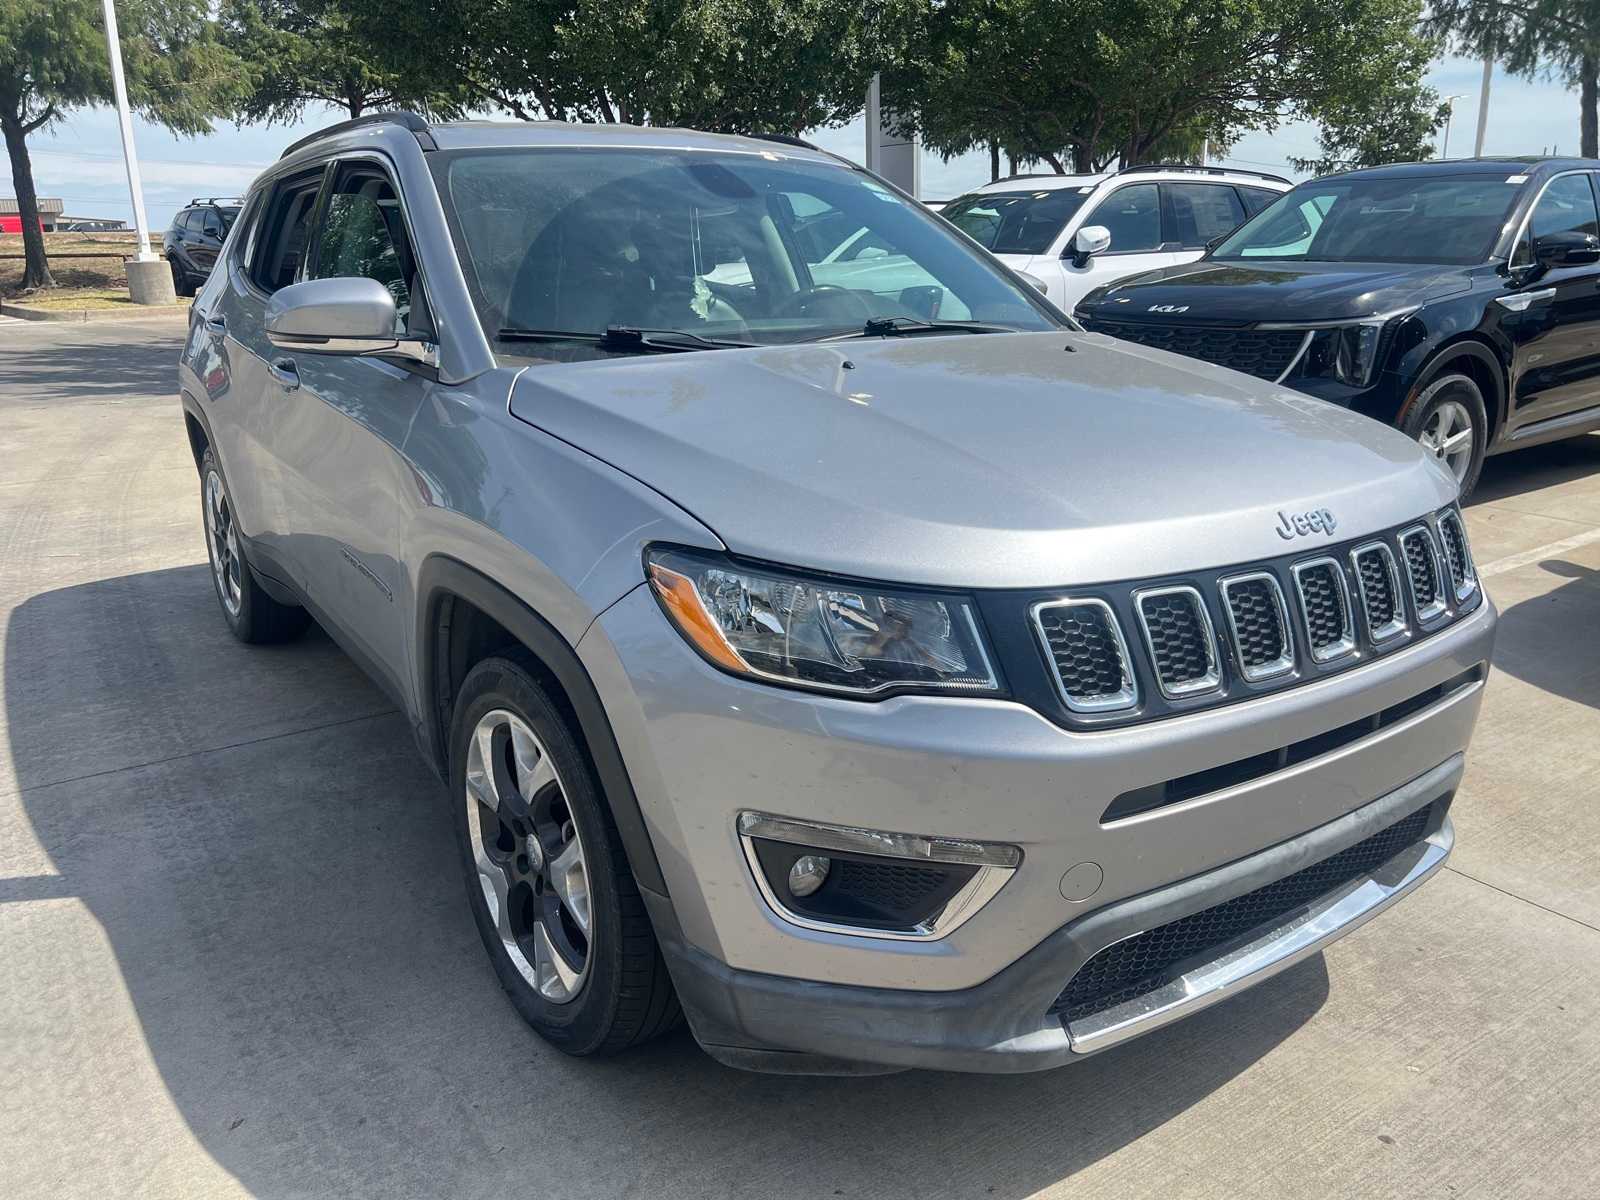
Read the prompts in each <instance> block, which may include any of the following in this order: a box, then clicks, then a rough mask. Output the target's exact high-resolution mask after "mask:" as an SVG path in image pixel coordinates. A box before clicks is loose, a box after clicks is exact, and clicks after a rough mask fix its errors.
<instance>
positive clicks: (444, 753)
mask: <svg viewBox="0 0 1600 1200" xmlns="http://www.w3.org/2000/svg"><path fill="white" fill-rule="evenodd" d="M417 599H418V604H417V622H418V627H417V663H418V668H419V670H420V671H421V673H422V680H421V682H422V685H423V687H422V703H423V708H424V711H423V713H422V714H421V716H422V721H423V726H424V731H425V733H426V736H427V740H428V744H427V749H428V751H429V753H430V754H431V755H432V756H433V759H434V764H435V767H436V768H437V769H438V770H439V773H440V774H441V775H443V776H444V777H445V778H446V780H447V781H448V779H449V777H450V773H451V772H450V761H449V760H450V748H449V737H450V721H451V716H452V708H453V706H454V703H455V697H456V693H457V690H458V689H459V688H460V686H461V682H462V680H463V679H465V678H466V674H467V672H468V671H469V670H471V668H472V666H473V664H474V663H475V662H478V661H481V660H482V659H483V658H485V657H487V656H488V655H490V654H493V653H494V652H495V651H497V650H502V649H506V648H513V647H516V648H521V649H522V650H524V651H526V652H527V653H528V654H530V655H531V656H532V657H533V658H534V660H535V661H536V663H537V665H538V666H539V668H540V670H541V674H542V675H543V678H542V680H541V682H542V683H544V684H545V685H546V686H547V687H548V688H549V690H550V692H551V695H552V697H553V698H554V699H555V700H556V703H557V704H558V705H560V706H561V707H562V708H564V709H565V711H566V713H567V715H568V716H569V717H570V718H571V719H572V721H573V723H574V725H575V726H576V728H577V730H578V732H579V733H580V734H581V735H582V739H583V742H584V748H585V749H586V751H587V752H588V755H589V760H590V762H591V763H592V764H593V765H594V769H595V774H596V776H597V777H598V778H599V781H600V793H601V795H602V796H603V797H604V798H605V802H606V804H607V805H608V806H609V807H610V809H611V815H612V818H613V819H614V820H615V821H616V823H617V830H618V832H619V833H620V834H621V835H622V844H623V847H624V849H625V850H626V851H627V854H628V863H629V866H630V867H632V869H633V876H634V880H635V882H636V883H637V884H638V885H639V886H640V887H641V888H644V889H647V890H649V891H652V892H656V893H658V894H660V895H662V896H665V895H666V894H667V885H666V882H665V880H664V879H663V877H662V874H661V865H660V863H659V862H658V861H657V859H656V854H655V848H654V846H652V845H651V842H650V834H649V832H648V831H647V829H646V828H645V823H644V816H643V814H642V813H641V812H640V809H639V799H638V797H637V796H636V795H635V794H634V790H633V782H632V780H631V779H630V778H629V776H628V771H627V767H626V766H625V765H624V763H623V761H622V752H621V750H620V749H619V748H618V746H617V739H616V735H615V734H614V733H613V732H612V729H611V721H610V718H609V717H607V715H606V711H605V706H604V705H603V704H602V703H601V700H600V693H599V692H598V691H597V690H596V688H595V686H594V683H593V681H592V680H590V678H589V673H588V671H587V670H585V668H584V666H583V664H582V662H580V661H579V659H578V655H577V652H576V651H574V650H573V648H572V647H571V646H570V645H568V644H567V642H566V640H565V639H564V638H563V637H562V636H561V635H560V634H559V633H558V632H556V630H555V628H554V627H553V626H551V625H550V624H549V623H548V622H547V621H545V620H544V619H543V618H542V617H540V616H539V615H538V614H537V613H535V612H534V611H533V610H532V609H531V608H529V607H528V606H527V605H526V604H524V603H523V602H522V601H521V600H519V599H518V598H517V597H516V596H515V595H513V594H512V593H511V592H509V591H507V590H506V589H505V588H504V587H502V586H501V585H500V584H498V583H496V582H495V581H494V580H492V579H490V578H489V577H488V576H486V575H483V574H481V573H480V572H478V571H476V570H474V569H473V568H472V567H469V566H467V565H466V564H465V563H462V562H458V561H457V560H456V559H453V558H448V557H446V556H444V555H433V556H431V557H429V558H428V559H427V560H426V561H425V562H424V563H423V564H422V568H421V569H420V570H419V571H418V573H417Z"/></svg>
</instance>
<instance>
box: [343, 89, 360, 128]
mask: <svg viewBox="0 0 1600 1200" xmlns="http://www.w3.org/2000/svg"><path fill="white" fill-rule="evenodd" d="M362 99H363V98H362V97H361V96H357V95H355V94H354V93H352V94H351V95H350V96H349V97H348V98H347V99H346V100H345V104H344V106H345V107H346V108H348V109H349V110H350V119H351V120H352V121H354V120H355V119H356V118H357V117H359V116H360V115H361V109H362V103H361V102H362Z"/></svg>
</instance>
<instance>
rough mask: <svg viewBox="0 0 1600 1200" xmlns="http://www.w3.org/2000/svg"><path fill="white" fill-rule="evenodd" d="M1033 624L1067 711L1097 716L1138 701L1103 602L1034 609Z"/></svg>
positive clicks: (1125, 650) (1125, 654) (1075, 602)
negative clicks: (1092, 713)
mask: <svg viewBox="0 0 1600 1200" xmlns="http://www.w3.org/2000/svg"><path fill="white" fill-rule="evenodd" d="M1033 620H1034V625H1035V627H1036V628H1037V629H1038V631H1039V636H1040V637H1041V638H1043V640H1044V645H1045V650H1046V652H1047V653H1048V654H1049V655H1050V661H1051V663H1052V664H1053V665H1054V667H1055V675H1056V683H1057V686H1058V687H1059V688H1060V691H1061V695H1062V698H1063V699H1064V700H1065V701H1066V703H1067V707H1068V708H1071V709H1073V710H1075V711H1077V712H1098V711H1103V710H1105V709H1113V708H1126V707H1128V706H1129V705H1131V704H1133V703H1134V701H1135V700H1136V699H1137V698H1138V697H1137V692H1138V689H1137V688H1136V687H1135V686H1134V682H1133V672H1132V669H1131V665H1130V664H1129V661H1128V648H1127V645H1126V644H1125V643H1124V642H1123V640H1122V632H1121V630H1120V629H1119V627H1118V625H1117V620H1116V617H1115V615H1114V614H1113V613H1112V611H1111V608H1110V606H1109V605H1108V604H1106V603H1105V602H1104V601H1103V600H1062V601H1058V602H1055V603H1047V604H1040V605H1036V606H1035V607H1034V616H1033Z"/></svg>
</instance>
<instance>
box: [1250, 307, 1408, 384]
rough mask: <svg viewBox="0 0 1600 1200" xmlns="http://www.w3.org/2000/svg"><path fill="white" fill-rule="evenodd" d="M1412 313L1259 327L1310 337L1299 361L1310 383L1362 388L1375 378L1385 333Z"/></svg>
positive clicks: (1386, 344) (1385, 340) (1386, 341)
mask: <svg viewBox="0 0 1600 1200" xmlns="http://www.w3.org/2000/svg"><path fill="white" fill-rule="evenodd" d="M1413 311H1414V310H1412V309H1407V310H1405V311H1404V312H1398V313H1385V314H1384V315H1383V316H1380V317H1369V318H1367V319H1366V320H1363V321H1351V322H1350V323H1349V324H1347V325H1323V326H1306V325H1289V324H1284V325H1277V324H1273V325H1262V326H1260V328H1262V329H1304V330H1306V331H1307V332H1309V333H1310V334H1311V344H1310V345H1309V346H1307V347H1306V351H1305V356H1304V357H1303V358H1302V359H1301V361H1300V371H1299V373H1300V374H1302V375H1307V376H1310V377H1311V378H1313V379H1337V380H1338V381H1339V382H1340V383H1344V384H1348V385H1349V386H1351V387H1366V386H1367V385H1368V384H1370V383H1371V382H1372V379H1373V376H1374V375H1376V374H1377V371H1378V366H1379V364H1380V362H1381V360H1382V358H1383V352H1384V350H1385V349H1386V348H1387V346H1388V343H1389V338H1388V336H1387V335H1388V333H1389V331H1390V330H1391V329H1392V328H1393V327H1394V326H1396V325H1398V324H1399V323H1400V321H1402V320H1404V319H1405V318H1406V317H1407V316H1409V315H1410V313H1411V312H1413Z"/></svg>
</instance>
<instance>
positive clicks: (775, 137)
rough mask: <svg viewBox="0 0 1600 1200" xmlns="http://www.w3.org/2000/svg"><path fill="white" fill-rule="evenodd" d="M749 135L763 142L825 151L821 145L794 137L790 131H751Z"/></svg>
mask: <svg viewBox="0 0 1600 1200" xmlns="http://www.w3.org/2000/svg"><path fill="white" fill-rule="evenodd" d="M749 136H750V137H753V138H758V139H760V140H761V141H763V142H778V143H780V144H781V145H784V146H798V147H800V149H802V150H816V151H818V152H821V153H826V151H824V150H823V149H822V147H821V146H815V145H812V144H811V143H810V142H808V141H806V140H805V138H800V137H795V136H794V134H792V133H752V134H750V135H749Z"/></svg>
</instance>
